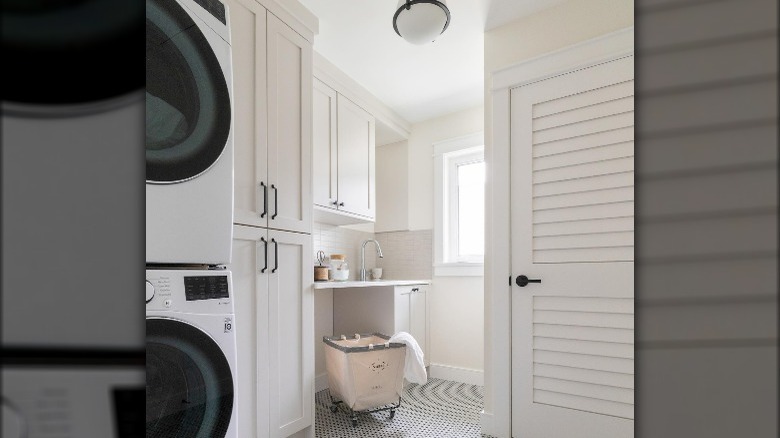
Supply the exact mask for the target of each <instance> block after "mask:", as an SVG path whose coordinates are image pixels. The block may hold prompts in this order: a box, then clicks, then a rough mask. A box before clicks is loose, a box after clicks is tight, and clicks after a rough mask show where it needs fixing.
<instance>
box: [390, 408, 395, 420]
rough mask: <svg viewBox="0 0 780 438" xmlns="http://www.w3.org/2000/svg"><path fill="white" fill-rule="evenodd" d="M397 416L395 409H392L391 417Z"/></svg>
mask: <svg viewBox="0 0 780 438" xmlns="http://www.w3.org/2000/svg"><path fill="white" fill-rule="evenodd" d="M394 417H395V409H391V410H390V419H391V420H392V419H393V418H394Z"/></svg>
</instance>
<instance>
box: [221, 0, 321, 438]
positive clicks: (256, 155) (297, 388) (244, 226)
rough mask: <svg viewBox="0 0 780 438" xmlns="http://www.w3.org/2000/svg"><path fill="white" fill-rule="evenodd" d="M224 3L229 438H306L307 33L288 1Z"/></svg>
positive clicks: (310, 369)
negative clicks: (233, 419) (232, 359)
mask: <svg viewBox="0 0 780 438" xmlns="http://www.w3.org/2000/svg"><path fill="white" fill-rule="evenodd" d="M225 2H226V4H227V5H228V8H229V14H230V16H229V19H230V25H231V38H232V47H233V72H234V73H233V75H234V76H233V87H234V90H235V93H234V102H233V108H234V133H235V148H236V153H235V172H234V177H235V201H234V222H235V225H234V230H233V236H234V241H233V256H232V263H231V264H230V265H229V266H228V268H229V269H230V270H231V271H232V273H233V288H234V291H235V300H234V303H235V312H236V321H235V322H236V336H237V339H236V343H237V351H238V353H237V354H238V377H237V380H238V382H239V384H238V388H237V390H236V403H237V405H238V435H239V436H241V437H242V438H243V437H247V438H265V437H272V438H277V437H278V438H282V437H289V436H295V437H313V436H314V430H313V429H314V427H313V424H314V420H313V410H314V398H313V396H314V349H313V345H314V311H313V308H314V296H313V289H312V284H313V278H312V273H311V257H312V256H311V255H312V241H311V234H310V233H311V204H312V193H311V126H312V120H311V110H312V101H311V98H312V43H311V41H312V40H313V32H312V31H311V30H310V29H308V28H307V27H306V26H305V25H302V24H301V22H299V21H298V20H297V19H296V15H295V14H293V13H290V12H289V11H288V10H287V9H286V7H291V6H290V4H285V5H286V6H282V3H283V2H276V1H273V0H225ZM293 12H295V11H293ZM298 12H300V10H298ZM280 17H282V18H280ZM315 25H316V19H315Z"/></svg>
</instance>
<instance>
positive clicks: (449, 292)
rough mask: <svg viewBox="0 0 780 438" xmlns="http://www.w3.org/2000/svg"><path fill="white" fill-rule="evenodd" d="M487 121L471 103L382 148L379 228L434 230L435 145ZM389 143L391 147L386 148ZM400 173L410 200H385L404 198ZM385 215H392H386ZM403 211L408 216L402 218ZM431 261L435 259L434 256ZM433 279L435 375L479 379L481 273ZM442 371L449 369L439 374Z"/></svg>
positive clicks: (476, 129) (379, 153) (431, 353)
mask: <svg viewBox="0 0 780 438" xmlns="http://www.w3.org/2000/svg"><path fill="white" fill-rule="evenodd" d="M483 123H484V111H483V108H482V107H481V106H480V107H476V108H471V109H467V110H464V111H459V112H456V113H452V114H448V115H444V116H442V117H438V118H435V119H431V120H427V121H424V122H420V123H416V124H414V125H412V129H411V131H410V135H409V139H408V140H407V141H406V142H401V143H396V144H394V145H388V146H383V147H380V148H378V150H377V176H378V178H377V227H376V231H377V232H380V231H390V230H392V231H401V230H409V231H410V232H411V233H414V232H417V231H420V230H426V231H431V230H433V227H434V220H433V205H434V202H433V185H434V181H433V144H434V143H436V142H440V141H442V140H447V139H451V138H455V137H461V136H464V135H467V134H472V133H475V132H479V131H482V130H483V129H484V125H483ZM388 147H389V148H390V149H386V148H388ZM404 154H405V155H406V161H405V163H404V166H403V167H405V169H401V168H400V166H401V165H400V164H399V156H402V155H404ZM380 157H384V158H382V159H380ZM385 166H387V167H385ZM397 174H398V175H400V174H406V175H407V178H408V179H407V196H406V204H405V205H393V206H392V207H391V206H389V205H386V204H391V203H399V202H400V203H402V204H403V203H404V199H403V198H404V197H403V196H399V195H398V194H397V193H393V190H394V188H395V187H397V186H398V185H399V182H398V180H397V177H396V175H397ZM380 175H381V177H380ZM400 185H403V184H402V183H401V184H400ZM383 204H385V205H383ZM384 214H388V215H392V216H393V217H383V215H384ZM404 214H406V215H407V216H406V217H403V215H404ZM389 224H392V225H389ZM380 226H381V228H380ZM380 236H382V238H384V237H385V236H384V235H382V234H380ZM402 237H403V236H399V238H402ZM430 260H431V262H430V263H431V264H432V263H433V261H432V257H430ZM431 271H432V269H431ZM431 280H432V285H431V288H430V292H429V295H428V306H429V318H430V319H429V329H430V342H431V345H430V348H429V353H428V355H429V360H430V362H431V364H432V367H431V374H432V375H433V376H437V375H438V376H440V377H447V376H449V378H453V379H456V378H460V377H461V376H463V379H468V380H469V381H471V382H477V383H480V384H481V382H482V372H483V358H484V353H483V344H484V342H483V328H484V321H483V315H484V312H483V302H484V296H483V281H482V277H434V278H432V279H431ZM442 370H445V371H446V374H440V372H442Z"/></svg>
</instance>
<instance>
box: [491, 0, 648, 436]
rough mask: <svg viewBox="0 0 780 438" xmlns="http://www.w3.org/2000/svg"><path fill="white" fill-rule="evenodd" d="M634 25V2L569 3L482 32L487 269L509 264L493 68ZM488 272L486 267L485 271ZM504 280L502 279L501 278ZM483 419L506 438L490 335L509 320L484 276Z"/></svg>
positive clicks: (502, 355) (504, 297)
mask: <svg viewBox="0 0 780 438" xmlns="http://www.w3.org/2000/svg"><path fill="white" fill-rule="evenodd" d="M633 24H634V2H633V0H588V1H587V2H584V1H578V0H571V1H569V2H566V3H562V4H560V5H558V6H555V7H553V8H550V9H547V10H544V11H541V12H539V13H537V14H534V15H530V16H528V17H524V18H521V19H519V20H517V21H514V22H512V23H509V24H506V25H504V26H501V27H498V28H495V29H492V30H490V31H488V32H486V33H485V120H484V123H485V127H486V129H485V158H486V160H487V162H488V173H487V175H488V178H487V184H488V189H487V190H488V193H487V194H488V196H487V198H486V206H485V207H486V217H485V224H486V227H487V229H486V241H487V248H486V250H487V254H488V256H487V258H486V260H485V262H486V268H487V265H489V264H491V263H494V262H495V263H508V262H507V261H505V260H504V261H501V260H497V261H493V260H491V259H490V257H489V253H490V249H491V230H490V227H491V225H490V224H491V222H492V220H493V217H492V215H491V211H492V203H491V193H492V188H493V185H494V184H497V185H502V186H505V185H507V184H508V182H507V181H493V180H492V177H491V173H490V162H491V158H492V135H491V134H492V133H491V129H490V128H491V127H492V125H493V120H492V114H491V109H492V100H491V93H490V87H491V82H492V75H491V73H492V72H493V71H495V70H498V69H501V68H504V67H508V66H510V65H514V64H518V63H521V62H523V61H527V60H529V59H531V58H534V57H536V56H539V55H542V54H545V53H548V52H551V51H554V50H557V49H561V48H563V47H566V46H569V45H572V44H576V43H578V42H581V41H584V40H588V39H591V38H595V37H597V36H600V35H603V34H606V33H609V32H613V31H616V30H619V29H624V28H626V27H630V26H632V25H633ZM486 272H487V269H486ZM501 281H502V283H503V281H506V280H505V279H502V280H501ZM484 287H485V289H484V290H485V321H487V322H488V324H487V325H486V326H485V415H484V416H483V423H482V426H483V429H482V431H483V433H487V434H491V435H494V436H498V437H508V436H509V435H510V429H509V426H510V423H509V422H510V418H509V416H510V410H509V403H510V397H511V393H510V383H511V382H510V375H509V366H510V364H509V357H510V356H509V350H508V346H509V333H508V332H506V333H503V332H502V333H494V332H493V328H492V327H491V325H492V324H494V323H496V321H499V320H501V319H502V318H507V317H508V315H507V312H508V311H509V310H508V309H509V307H508V305H507V304H508V291H507V293H503V289H502V288H500V287H499V289H500V290H502V292H501V293H497V294H496V295H495V296H494V295H493V293H492V292H493V291H492V281H491V278H490V277H489V276H487V277H485V280H484Z"/></svg>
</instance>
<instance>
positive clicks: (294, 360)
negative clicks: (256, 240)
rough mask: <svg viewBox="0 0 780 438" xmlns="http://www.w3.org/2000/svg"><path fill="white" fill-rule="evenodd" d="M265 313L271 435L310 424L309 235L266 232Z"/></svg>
mask: <svg viewBox="0 0 780 438" xmlns="http://www.w3.org/2000/svg"><path fill="white" fill-rule="evenodd" d="M268 236H269V245H270V248H269V258H270V259H271V260H272V262H271V263H269V288H268V303H269V310H270V313H269V314H268V331H267V332H265V333H267V336H268V339H269V350H268V355H267V356H266V360H267V361H268V363H269V377H270V382H271V385H270V394H269V395H270V417H271V435H270V436H271V437H280V438H281V437H287V436H289V435H291V434H293V433H295V432H298V431H299V430H302V429H304V428H306V427H308V426H309V425H311V424H312V421H313V420H312V418H313V417H312V406H313V400H312V396H313V393H314V287H313V280H312V274H311V255H312V249H311V236H307V235H303V234H297V233H286V232H281V231H273V230H271V231H269V232H268Z"/></svg>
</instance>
